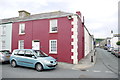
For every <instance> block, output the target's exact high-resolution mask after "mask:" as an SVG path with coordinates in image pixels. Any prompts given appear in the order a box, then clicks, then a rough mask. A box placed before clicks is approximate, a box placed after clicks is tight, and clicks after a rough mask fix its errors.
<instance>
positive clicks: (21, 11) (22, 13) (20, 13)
mask: <svg viewBox="0 0 120 80" xmlns="http://www.w3.org/2000/svg"><path fill="white" fill-rule="evenodd" d="M18 12H19V17H20V18H24V17H27V16H30V13H29V12H27V11H25V10H20V11H18Z"/></svg>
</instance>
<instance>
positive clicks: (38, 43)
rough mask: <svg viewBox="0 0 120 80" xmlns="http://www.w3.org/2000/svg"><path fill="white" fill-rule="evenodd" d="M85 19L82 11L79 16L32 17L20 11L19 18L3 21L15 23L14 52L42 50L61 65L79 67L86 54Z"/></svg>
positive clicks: (71, 14)
mask: <svg viewBox="0 0 120 80" xmlns="http://www.w3.org/2000/svg"><path fill="white" fill-rule="evenodd" d="M82 20H83V17H82V16H81V13H80V11H77V12H76V13H75V14H73V13H67V12H62V11H55V12H48V13H40V14H34V15H31V14H30V13H29V12H27V11H24V10H21V11H19V17H14V18H9V19H2V21H3V22H6V23H9V22H12V30H11V31H12V35H11V36H12V37H11V38H12V39H11V49H12V50H14V49H35V50H42V51H44V52H45V53H47V54H48V55H50V56H52V57H54V58H56V59H57V60H58V61H59V62H67V63H73V64H78V61H79V60H80V59H82V58H83V57H84V56H85V52H86V51H85V50H84V48H85V43H84V42H85V41H86V40H87V38H86V39H85V34H84V33H86V32H84V29H85V28H84V27H85V26H84V22H83V21H82ZM3 22H2V23H3ZM88 36H91V35H88ZM89 51H90V50H89Z"/></svg>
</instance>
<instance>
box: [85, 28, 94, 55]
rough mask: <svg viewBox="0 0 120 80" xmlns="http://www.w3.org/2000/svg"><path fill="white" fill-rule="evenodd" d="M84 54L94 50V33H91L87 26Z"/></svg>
mask: <svg viewBox="0 0 120 80" xmlns="http://www.w3.org/2000/svg"><path fill="white" fill-rule="evenodd" d="M84 42H85V43H84V56H86V55H88V54H89V53H90V52H91V51H92V50H94V38H93V35H91V34H90V33H89V31H88V30H87V28H86V27H84Z"/></svg>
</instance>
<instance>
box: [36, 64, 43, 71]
mask: <svg viewBox="0 0 120 80" xmlns="http://www.w3.org/2000/svg"><path fill="white" fill-rule="evenodd" d="M35 69H36V70H37V71H38V72H40V71H42V70H43V67H42V65H41V64H40V63H38V64H36V66H35Z"/></svg>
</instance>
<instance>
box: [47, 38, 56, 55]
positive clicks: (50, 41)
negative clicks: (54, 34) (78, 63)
mask: <svg viewBox="0 0 120 80" xmlns="http://www.w3.org/2000/svg"><path fill="white" fill-rule="evenodd" d="M52 41H55V42H56V45H55V47H56V49H55V51H52V45H53V44H52ZM49 54H57V40H49Z"/></svg>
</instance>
